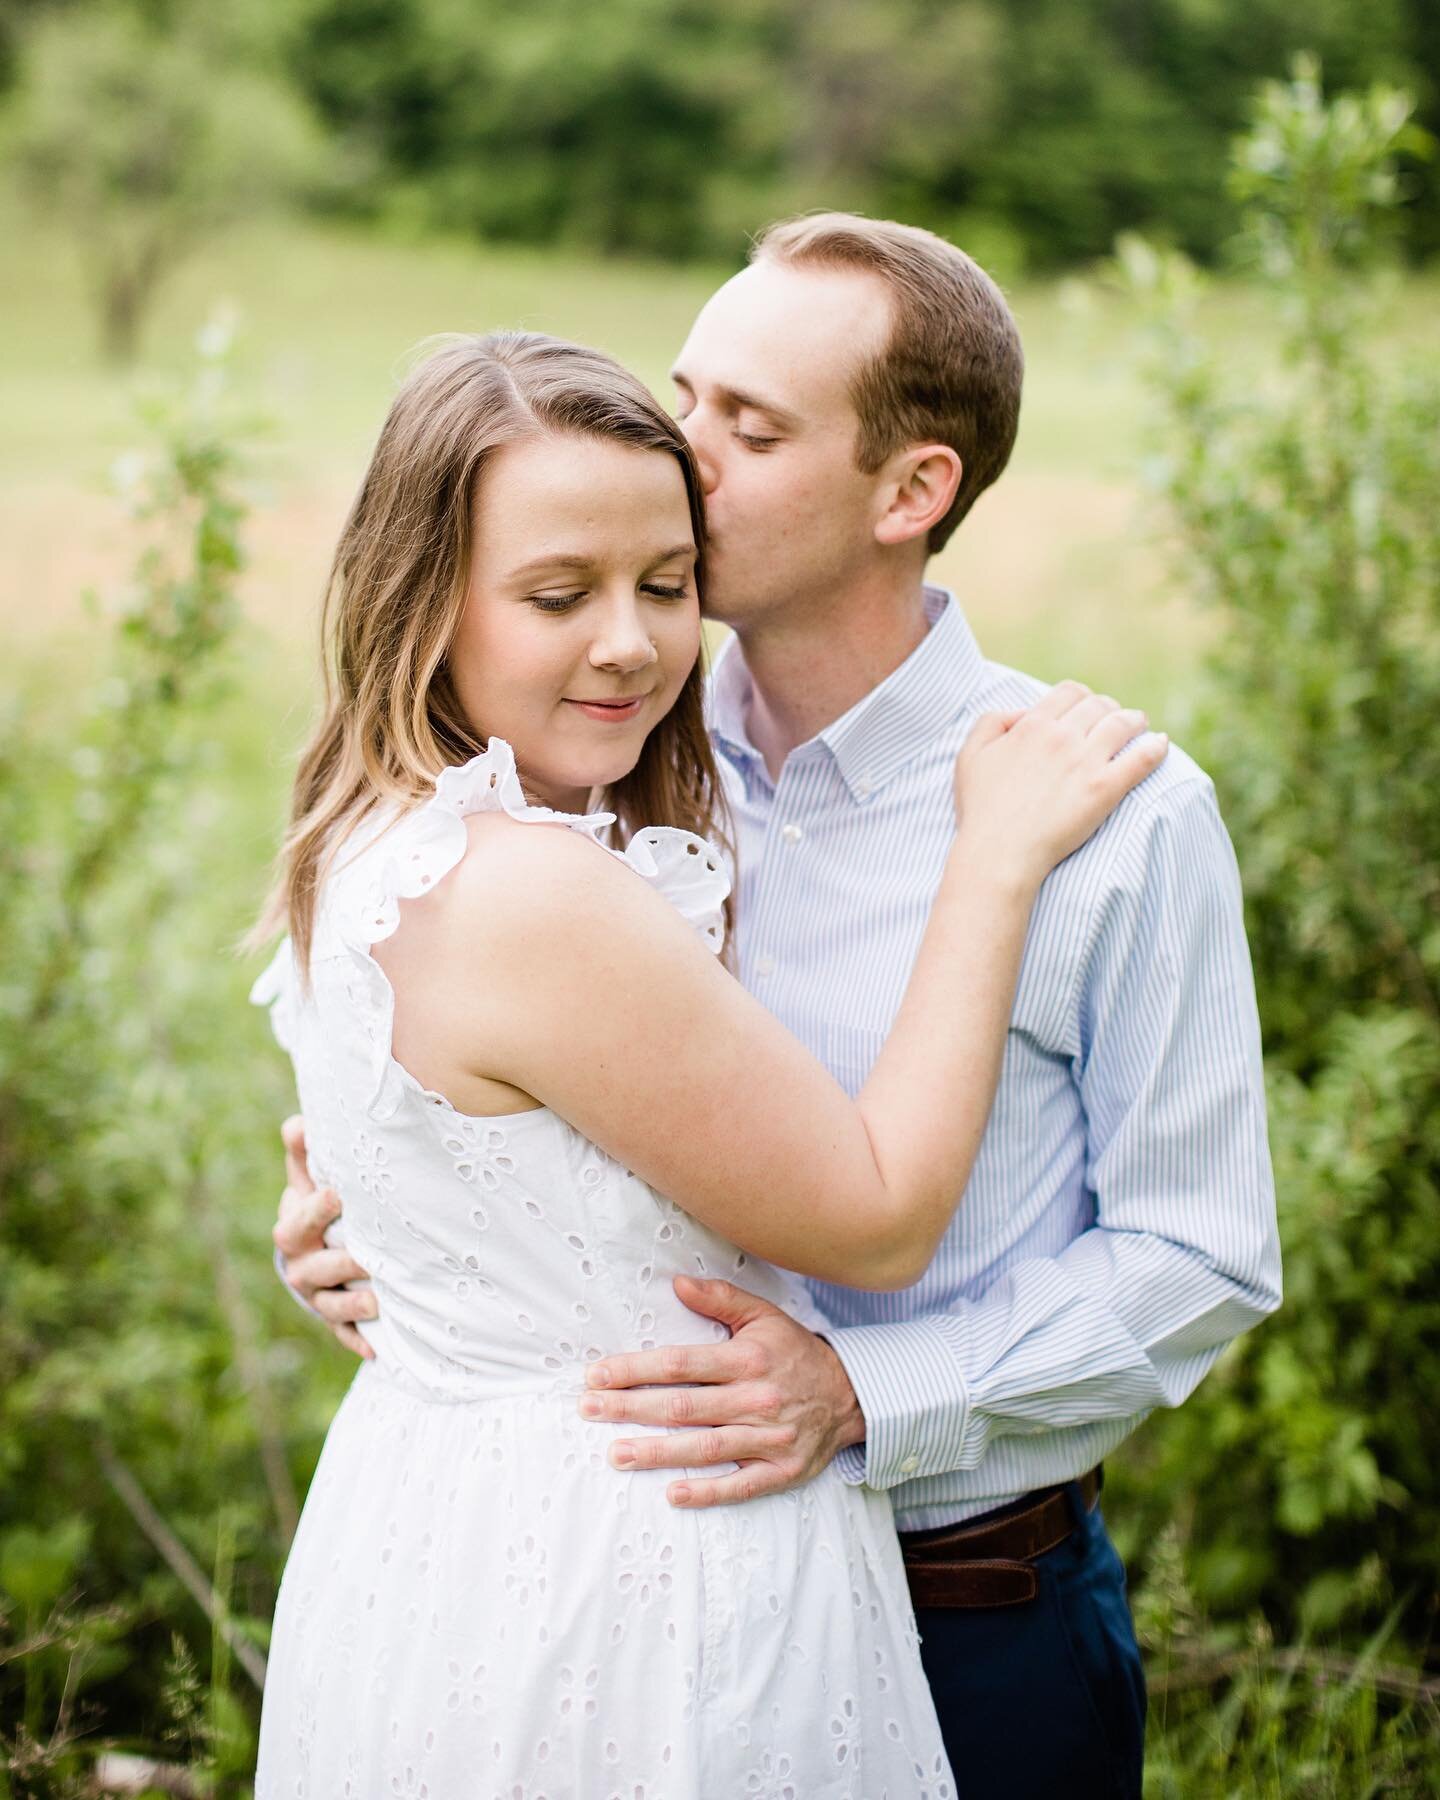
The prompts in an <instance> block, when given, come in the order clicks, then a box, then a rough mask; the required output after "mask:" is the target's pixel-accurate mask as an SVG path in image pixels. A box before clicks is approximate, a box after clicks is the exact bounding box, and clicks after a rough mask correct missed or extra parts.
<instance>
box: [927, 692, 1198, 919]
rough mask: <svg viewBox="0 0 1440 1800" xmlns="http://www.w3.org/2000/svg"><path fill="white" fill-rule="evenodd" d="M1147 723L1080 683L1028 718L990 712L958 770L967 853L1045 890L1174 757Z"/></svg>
mask: <svg viewBox="0 0 1440 1800" xmlns="http://www.w3.org/2000/svg"><path fill="white" fill-rule="evenodd" d="M1148 723H1149V721H1148V720H1147V718H1146V716H1145V714H1144V713H1143V712H1141V711H1139V710H1138V709H1137V708H1134V707H1122V706H1121V705H1120V704H1119V703H1118V702H1117V701H1115V700H1112V699H1110V698H1109V697H1108V696H1107V695H1103V694H1092V693H1091V692H1090V690H1089V688H1087V687H1085V686H1084V685H1083V684H1082V683H1081V682H1078V681H1062V682H1061V683H1060V684H1059V685H1058V686H1057V687H1054V688H1052V689H1051V690H1050V692H1049V693H1048V694H1046V695H1045V697H1044V698H1043V699H1042V700H1040V701H1038V702H1037V703H1036V704H1035V705H1034V706H1031V707H1027V708H1025V709H1024V710H1023V711H1018V712H1008V713H986V714H985V715H984V716H983V717H982V718H981V719H979V720H978V722H977V723H976V725H975V727H974V729H973V730H972V731H971V733H970V736H969V737H968V738H967V740H966V742H965V746H964V748H963V749H962V750H961V752H960V755H959V758H958V759H957V761H956V764H955V813H956V825H957V832H958V838H957V841H958V842H959V843H960V844H961V845H962V846H963V848H964V851H965V854H966V856H967V857H968V858H974V859H976V860H977V861H978V862H979V863H980V866H982V867H985V868H989V869H991V870H995V871H999V872H1001V873H1002V874H1004V875H1007V876H1009V877H1011V878H1013V879H1014V880H1015V881H1017V882H1018V883H1019V884H1020V885H1021V886H1022V887H1026V888H1028V887H1031V886H1036V885H1038V884H1039V883H1040V882H1041V881H1043V880H1044V878H1045V876H1046V875H1048V874H1049V872H1050V871H1051V869H1053V868H1054V867H1055V865H1056V864H1057V863H1059V862H1063V861H1064V859H1065V858H1066V857H1067V856H1069V855H1070V854H1071V853H1072V851H1075V850H1078V849H1079V848H1080V846H1081V844H1083V843H1084V842H1085V840H1086V839H1087V838H1088V837H1090V835H1091V834H1092V833H1093V832H1094V831H1095V830H1096V829H1097V828H1098V827H1099V826H1100V825H1101V824H1103V823H1104V821H1105V820H1106V819H1107V818H1109V816H1110V814H1111V813H1112V812H1114V810H1115V808H1116V807H1117V806H1118V805H1119V804H1120V802H1121V801H1122V800H1123V799H1124V798H1125V796H1126V795H1127V794H1128V793H1129V792H1130V791H1131V789H1132V788H1135V787H1137V786H1138V785H1139V784H1140V783H1141V782H1142V781H1143V780H1144V779H1145V778H1146V776H1147V775H1150V774H1153V773H1154V771H1155V770H1156V769H1157V768H1158V767H1159V766H1160V764H1161V763H1162V762H1163V761H1164V760H1165V757H1166V755H1167V753H1168V751H1169V748H1170V741H1169V739H1168V738H1167V737H1165V736H1164V735H1163V734H1161V733H1157V732H1152V731H1149V730H1148V729H1147V727H1148Z"/></svg>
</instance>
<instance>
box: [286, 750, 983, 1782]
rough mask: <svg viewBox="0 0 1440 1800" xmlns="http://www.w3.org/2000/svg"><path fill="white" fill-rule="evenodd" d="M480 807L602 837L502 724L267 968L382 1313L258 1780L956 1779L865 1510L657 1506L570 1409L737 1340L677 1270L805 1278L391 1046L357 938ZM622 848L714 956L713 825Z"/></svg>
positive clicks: (880, 1516)
mask: <svg viewBox="0 0 1440 1800" xmlns="http://www.w3.org/2000/svg"><path fill="white" fill-rule="evenodd" d="M498 810H503V811H504V812H506V813H508V814H509V815H510V817H511V818H512V819H515V820H519V821H522V822H532V823H535V824H537V825H538V824H548V825H550V826H551V827H552V828H553V827H554V826H556V825H561V826H568V827H570V828H572V829H574V830H577V831H581V832H585V833H586V834H588V835H589V836H591V837H592V838H595V839H596V840H597V841H599V840H600V838H601V834H602V833H603V832H604V829H605V827H606V825H607V824H609V823H610V820H609V817H608V815H603V814H596V815H592V816H590V817H588V818H580V817H572V816H568V815H564V814H557V813H552V812H549V811H547V810H546V809H544V808H539V807H532V806H529V805H527V803H526V801H525V798H524V794H523V792H522V790H521V787H520V783H519V780H518V778H517V776H516V772H515V762H514V758H513V756H512V755H511V753H510V750H509V747H508V746H507V745H506V744H504V743H502V742H501V741H500V740H498V739H493V740H492V741H491V743H490V747H489V749H488V750H487V751H486V752H485V754H484V755H482V756H477V757H475V758H474V759H473V761H471V762H469V763H467V764H465V765H464V766H463V767H459V768H452V769H447V770H446V771H445V772H444V773H443V774H442V775H441V776H440V778H439V780H438V781H437V782H436V788H435V794H434V797H433V798H432V799H431V800H429V801H428V802H426V803H425V804H424V805H422V806H420V807H419V808H417V809H416V810H414V811H413V812H410V813H408V814H406V815H405V816H404V817H403V818H401V819H400V820H399V821H398V822H397V823H393V824H392V825H391V826H390V829H388V830H386V831H384V832H383V834H380V835H377V834H376V833H375V832H371V833H370V834H369V835H368V838H367V840H366V842H365V843H364V845H363V847H361V848H360V849H359V851H358V853H356V854H354V855H352V856H350V857H349V859H348V860H347V861H345V862H344V863H343V866H342V867H341V868H340V869H339V870H338V871H337V872H336V873H335V874H333V875H332V876H331V878H330V879H329V880H328V881H327V883H326V885H325V888H324V891H323V893H322V896H321V906H320V909H319V916H318V920H317V928H316V933H315V944H314V953H313V957H312V985H311V988H310V991H309V992H308V993H306V992H304V991H303V990H302V989H301V986H300V983H299V981H298V979H297V976H296V970H295V965H294V962H293V959H292V957H291V955H290V953H289V949H288V946H287V947H283V948H282V950H281V952H280V954H279V955H278V956H277V958H276V959H275V962H274V963H273V964H272V965H271V967H270V969H269V970H268V971H267V972H266V974H265V975H264V976H262V977H261V979H260V981H259V982H258V983H257V984H256V987H255V992H254V996H253V997H254V998H255V999H256V1000H257V1002H260V1003H261V1004H267V1005H269V1006H270V1007H271V1013H272V1020H273V1023H274V1027H275V1031H276V1035H277V1036H278V1037H279V1039H280V1042H281V1043H282V1045H284V1047H285V1048H286V1049H287V1050H288V1051H289V1052H290V1054H291V1057H292V1058H293V1060H294V1064H295V1073H296V1079H297V1083H298V1086H299V1093H300V1103H301V1106H302V1108H303V1111H304V1113H305V1119H306V1124H307V1127H308V1139H307V1142H308V1145H309V1153H310V1162H311V1168H312V1171H313V1173H314V1175H315V1177H316V1179H317V1181H319V1182H322V1183H326V1184H329V1185H331V1186H333V1187H334V1188H335V1189H336V1190H337V1191H338V1192H339V1194H340V1197H341V1200H342V1203H343V1207H344V1216H343V1221H342V1223H343V1231H344V1238H345V1242H346V1244H347V1246H348V1247H349V1249H350V1250H351V1252H352V1253H353V1254H354V1255H355V1257H356V1258H357V1259H358V1260H359V1261H360V1262H361V1263H362V1264H363V1265H364V1266H365V1267H366V1268H367V1269H368V1270H369V1271H370V1273H371V1277H372V1279H373V1282H374V1287H375V1293H376V1296H377V1298H378V1300H379V1307H380V1317H379V1320H378V1322H376V1323H375V1324H373V1325H367V1326H365V1327H364V1330H365V1333H366V1336H367V1337H368V1338H369V1341H370V1343H371V1344H372V1345H373V1347H374V1349H375V1352H376V1358H375V1361H374V1362H370V1363H363V1364H362V1365H361V1366H360V1369H359V1372H358V1373H357V1375H356V1377H355V1380H354V1382H353V1384H352V1385H351V1387H350V1390H349V1392H348V1394H347V1395H346V1397H345V1400H344V1401H343V1403H342V1404H341V1406H340V1409H339V1411H338V1413H337V1414H336V1416H335V1419H334V1421H333V1423H332V1424H331V1426H330V1432H329V1435H328V1437H327V1438H326V1441H325V1448H324V1452H323V1454H322V1456H321V1458H320V1464H319V1467H318V1468H317V1470H316V1472H315V1478H314V1481H313V1483H312V1484H311V1488H310V1493H309V1497H308V1499H307V1500H306V1503H305V1511H304V1516H303V1518H302V1519H301V1521H300V1530H299V1533H298V1535H297V1536H296V1539H295V1543H294V1546H293V1548H292V1549H291V1552H290V1560H289V1563H288V1565H287V1567H286V1570H285V1577H284V1581H283V1583H282V1585H281V1590H280V1597H279V1602H278V1605H277V1607H276V1613H275V1628H274V1636H273V1640H272V1644H271V1651H270V1666H269V1678H268V1680H267V1683H266V1687H265V1701H264V1713H263V1719H262V1724H261V1731H260V1756H259V1767H258V1770H257V1774H256V1786H255V1793H256V1800H299V1797H302V1796H303V1797H310V1796H345V1797H346V1800H371V1797H374V1800H389V1797H391V1796H402V1797H404V1800H426V1797H428V1800H742V1797H743V1800H752V1797H754V1800H759V1797H760V1796H766V1797H769V1800H887V1797H888V1800H945V1797H949V1796H953V1795H954V1793H955V1789H954V1785H953V1781H952V1777H951V1774H950V1770H949V1766H948V1764H947V1763H946V1761H945V1755H944V1750H943V1747H942V1744H941V1739H940V1731H939V1727H938V1724H937V1721H936V1718H935V1712H934V1708H933V1705H932V1703H931V1699H930V1693H929V1689H928V1687H927V1686H926V1682H925V1678H924V1675H923V1672H922V1670H921V1667H920V1661H919V1656H918V1650H917V1639H916V1636H915V1626H914V1619H913V1615H912V1613H911V1610H910V1604H909V1599H908V1596H907V1593H906V1588H905V1580H904V1573H903V1569H902V1567H901V1561H900V1554H899V1548H898V1545H897V1542H896V1539H895V1534H894V1529H893V1526H892V1523H891V1516H890V1507H889V1502H888V1500H887V1499H886V1497H885V1496H884V1495H883V1494H879V1493H874V1492H871V1491H869V1490H868V1489H863V1488H854V1487H849V1486H847V1485H846V1484H845V1483H844V1482H843V1481H842V1480H841V1479H840V1477H839V1475H838V1474H837V1473H836V1472H835V1471H834V1469H833V1468H832V1469H828V1470H826V1472H825V1473H824V1474H822V1475H821V1476H820V1477H819V1478H818V1479H817V1480H815V1481H813V1482H811V1483H810V1484H809V1485H808V1486H806V1487H803V1488H801V1489H799V1490H797V1491H795V1492H792V1493H788V1494H783V1495H777V1496H772V1497H768V1498H765V1499H761V1500H757V1501H752V1502H750V1503H749V1504H747V1505H744V1506H732V1507H722V1508H716V1509H714V1510H710V1511H703V1512H687V1511H683V1510H678V1509H676V1508H674V1507H672V1506H671V1505H670V1504H669V1503H668V1502H667V1500H666V1498H665V1488H666V1485H667V1483H668V1482H669V1481H671V1480H674V1479H675V1478H676V1477H675V1473H674V1472H673V1471H671V1472H665V1471H656V1472H649V1473H643V1474H625V1473H622V1472H620V1471H618V1470H616V1469H613V1468H611V1467H610V1465H609V1463H608V1461H607V1457H606V1451H607V1446H608V1445H609V1443H610V1441H611V1440H612V1439H613V1438H615V1437H616V1436H620V1435H630V1436H636V1435H639V1434H640V1432H641V1430H642V1429H643V1428H639V1427H634V1426H630V1427H625V1428H620V1427H616V1426H613V1425H602V1424H594V1423H589V1422H587V1421H585V1420H582V1419H581V1418H580V1417H579V1415H578V1413H577V1411H576V1400H577V1397H578V1395H579V1394H580V1392H581V1391H582V1387H583V1380H584V1372H585V1366H586V1364H587V1363H588V1362H592V1361H594V1360H595V1359H596V1358H598V1357H599V1356H601V1355H603V1354H605V1353H606V1352H611V1351H621V1350H638V1349H643V1348H648V1347H651V1346H654V1345H663V1344H669V1343H705V1342H712V1341H714V1340H715V1339H717V1338H723V1337H724V1336H725V1331H724V1328H723V1327H722V1326H720V1325H718V1324H716V1323H714V1322H713V1321H710V1320H705V1319H702V1318H700V1317H699V1316H697V1315H696V1314H694V1313H692V1312H690V1311H689V1310H688V1309H687V1308H685V1307H684V1306H682V1305H681V1304H680V1302H679V1300H678V1299H677V1298H676V1297H675V1294H674V1292H673V1290H672V1287H671V1277H672V1276H673V1275H675V1274H677V1273H681V1272H685V1273H690V1274H695V1275H701V1276H721V1277H725V1278H727V1279H730V1280H734V1281H736V1282H739V1283H741V1284H742V1285H744V1286H745V1287H747V1288H749V1289H750V1290H751V1291H753V1292H755V1293H758V1294H762V1295H764V1296H766V1297H767V1298H769V1299H771V1300H773V1301H775V1302H776V1303H777V1304H778V1305H780V1306H783V1307H785V1308H787V1309H788V1310H790V1311H791V1312H792V1313H794V1314H795V1315H796V1316H797V1317H798V1318H800V1319H802V1320H803V1321H804V1322H805V1323H806V1324H808V1325H811V1326H814V1327H822V1326H823V1320H822V1319H821V1318H820V1316H819V1314H818V1313H817V1312H816V1311H815V1308H814V1306H813V1304H812V1303H811V1301H810V1300H809V1299H808V1297H807V1296H806V1293H805V1290H804V1288H803V1286H802V1284H801V1283H800V1282H799V1281H797V1280H795V1279H794V1278H793V1277H791V1276H788V1275H785V1274H783V1273H782V1272H780V1271H778V1270H776V1269H774V1268H772V1267H771V1266H770V1265H768V1264H765V1263H761V1262H757V1261H755V1260H754V1259H752V1258H749V1257H747V1256H745V1255H744V1254H743V1252H741V1251H740V1250H738V1249H737V1248H736V1247H735V1246H734V1245H733V1244H730V1243H727V1242H726V1241H725V1240H724V1239H722V1238H720V1237H718V1236H717V1235H716V1234H715V1233H714V1232H713V1231H709V1230H707V1229H706V1228H705V1227H704V1226H702V1225H699V1224H697V1223H696V1221H695V1220H693V1219H691V1218H690V1217H688V1216H687V1215H686V1214H685V1213H684V1212H682V1211H681V1210H680V1209H679V1208H678V1207H677V1206H675V1205H673V1204H672V1203H671V1202H670V1201H668V1200H666V1199H665V1198H664V1197H663V1196H661V1195H659V1194H657V1193H655V1192H654V1191H653V1189H651V1188H649V1187H647V1186H646V1185H645V1183H644V1182H642V1181H640V1180H639V1179H638V1178H637V1177H636V1176H634V1175H632V1174H631V1173H629V1172H628V1171H627V1170H626V1169H624V1168H622V1167H620V1165H619V1164H617V1163H616V1162H614V1161H613V1160H612V1159H611V1158H610V1157H608V1156H606V1155H605V1154H604V1153H603V1152H602V1151H600V1150H599V1149H597V1148H596V1147H595V1145H594V1144H592V1143H590V1142H588V1141H587V1140H586V1139H585V1138H583V1137H582V1136H581V1135H580V1134H579V1133H578V1132H577V1131H574V1130H573V1129H572V1128H571V1127H570V1126H569V1125H567V1124H566V1123H565V1121H564V1120H563V1119H561V1118H559V1117H558V1116H557V1115H556V1114H555V1113H553V1112H551V1111H549V1110H547V1109H540V1110H538V1111H532V1112H526V1113H518V1114H511V1115H507V1116H505V1117H501V1118H469V1117H465V1116H463V1115H461V1114H459V1113H457V1112H456V1111H455V1110H454V1109H453V1108H452V1107H451V1106H450V1105H449V1104H448V1103H447V1102H446V1101H445V1100H444V1099H442V1098H441V1097H440V1096H439V1095H438V1094H433V1093H430V1092H427V1091H426V1090H425V1089H424V1088H422V1087H421V1086H420V1085H419V1083H418V1082H417V1081H415V1080H414V1079H413V1078H412V1077H411V1076H410V1075H409V1074H407V1072H406V1071H405V1070H404V1069H402V1068H401V1067H400V1066H399V1064H398V1063H397V1062H396V1061H395V1060H394V1058H393V1056H392V1054H391V1020H392V1016H393V995H392V993H391V991H390V988H389V984H388V983H387V981H386V979H385V977H384V975H383V974H382V973H381V971H380V968H379V966H378V964H377V963H376V962H375V961H374V959H373V958H372V956H371V954H370V949H371V946H372V945H373V944H374V943H376V942H378V941H379V940H381V939H383V938H385V937H387V936H389V934H390V933H391V932H393V931H394V930H395V928H396V925H397V923H398V919H399V909H398V902H399V900H400V899H401V898H407V899H413V898H417V897H418V896H420V895H422V894H424V893H426V892H428V891H429V889H430V888H431V887H433V886H434V885H435V884H436V883H437V882H439V881H440V880H441V879H442V878H443V877H444V876H445V874H446V873H447V872H448V871H449V870H450V869H452V868H453V867H454V866H455V865H456V864H457V862H459V860H460V859H461V858H462V857H463V856H464V855H466V854H467V848H468V844H469V839H468V835H467V832H466V827H465V823H464V821H465V818H466V816H467V815H468V814H470V813H474V812H490V811H498ZM470 853H471V854H476V855H480V854H484V855H492V854H493V855H499V854H503V853H504V852H503V845H501V846H499V847H496V846H495V844H494V841H493V840H489V841H487V842H486V844H485V845H484V847H483V848H479V847H477V848H476V849H475V850H474V851H472V852H470ZM612 854H614V853H613V852H612ZM624 860H625V861H626V862H627V863H628V864H629V865H630V867H631V868H633V869H634V871H635V874H636V877H637V879H643V880H645V881H648V882H650V883H651V884H652V885H653V886H654V887H656V888H658V889H659V890H660V891H661V892H662V893H664V894H666V895H667V896H669V897H670V898H671V899H672V900H673V901H674V903H675V904H676V906H678V907H679V908H680V910H681V912H682V913H683V914H684V915H685V916H686V917H687V918H688V919H689V920H690V921H691V922H692V923H693V924H694V925H695V927H696V929H697V930H699V931H700V932H702V933H703V934H704V936H705V937H706V939H707V940H708V941H709V942H710V943H711V944H712V945H714V946H715V947H716V948H717V949H718V948H719V944H720V937H721V928H722V926H721V921H722V913H721V907H722V904H723V901H724V898H725V894H726V892H727V891H728V878H727V876H726V873H725V871H724V868H723V866H722V864H721V861H720V857H719V855H718V854H717V852H716V851H715V850H714V849H713V848H712V847H711V846H710V845H708V844H706V843H704V842H703V841H701V840H700V839H698V838H694V837H691V836H690V835H689V834H688V833H686V832H682V831H676V830H669V829H665V830H653V831H647V832H644V833H642V834H640V835H639V836H638V837H637V838H635V839H634V840H633V841H632V843H631V844H630V846H629V848H628V850H627V851H626V853H625V857H624ZM475 954H476V955H477V956H483V955H484V954H485V949H484V945H483V943H481V944H477V945H476V947H475ZM601 998H603V996H601ZM743 1123H744V1121H743V1120H737V1121H736V1128H737V1129H740V1128H742V1127H743ZM708 1472H709V1473H714V1472H715V1471H713V1470H711V1471H708Z"/></svg>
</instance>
